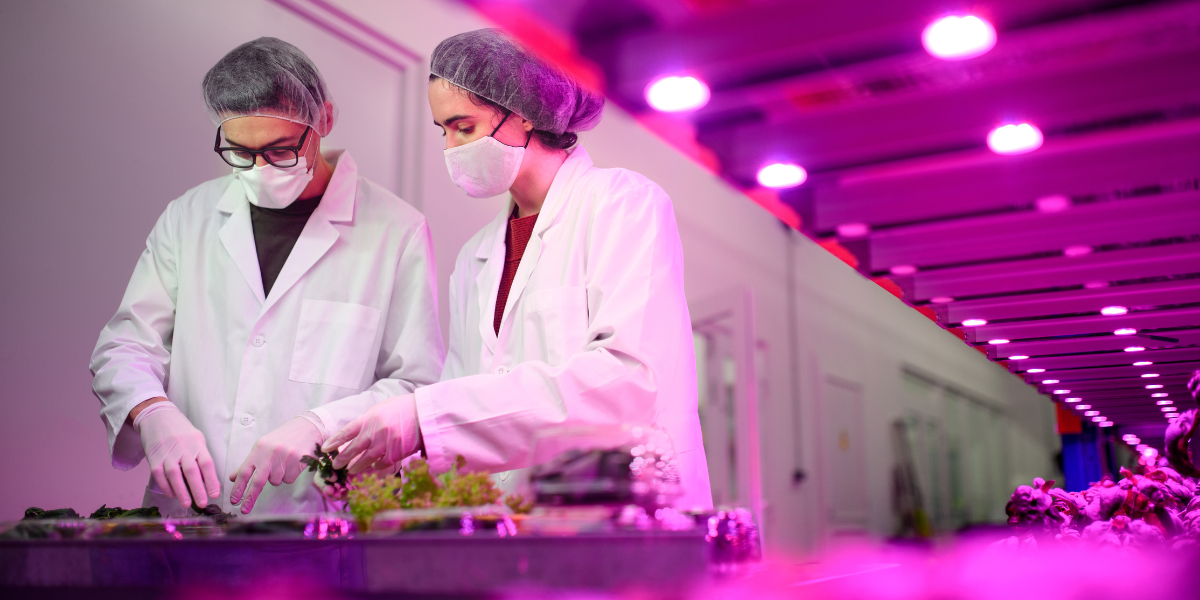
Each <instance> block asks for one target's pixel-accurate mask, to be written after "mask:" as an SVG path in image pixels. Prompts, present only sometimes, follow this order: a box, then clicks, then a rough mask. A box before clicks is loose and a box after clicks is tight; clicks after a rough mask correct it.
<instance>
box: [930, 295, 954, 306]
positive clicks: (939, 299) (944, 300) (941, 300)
mask: <svg viewBox="0 0 1200 600" xmlns="http://www.w3.org/2000/svg"><path fill="white" fill-rule="evenodd" d="M929 302H930V303H932V304H950V303H951V302H954V298H951V297H950V296H936V297H934V298H930V299H929Z"/></svg>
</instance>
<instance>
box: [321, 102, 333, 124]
mask: <svg viewBox="0 0 1200 600" xmlns="http://www.w3.org/2000/svg"><path fill="white" fill-rule="evenodd" d="M321 125H322V127H321V129H324V130H325V131H327V132H328V131H331V130H332V129H333V103H332V102H330V101H328V100H326V101H325V122H324V123H322V124H321Z"/></svg>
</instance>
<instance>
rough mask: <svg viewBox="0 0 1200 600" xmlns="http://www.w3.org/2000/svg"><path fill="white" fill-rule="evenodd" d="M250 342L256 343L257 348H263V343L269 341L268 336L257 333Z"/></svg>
mask: <svg viewBox="0 0 1200 600" xmlns="http://www.w3.org/2000/svg"><path fill="white" fill-rule="evenodd" d="M250 343H251V344H254V347H255V348H262V347H263V345H264V344H266V343H267V338H265V337H263V336H261V335H256V336H254V339H253V340H250Z"/></svg>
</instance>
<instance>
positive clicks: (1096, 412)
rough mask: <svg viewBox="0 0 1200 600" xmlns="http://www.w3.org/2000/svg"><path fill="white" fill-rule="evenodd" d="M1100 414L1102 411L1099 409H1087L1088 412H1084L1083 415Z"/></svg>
mask: <svg viewBox="0 0 1200 600" xmlns="http://www.w3.org/2000/svg"><path fill="white" fill-rule="evenodd" d="M1098 414H1100V411H1098V410H1089V411H1087V412H1084V413H1083V416H1085V417H1094V416H1096V415H1098Z"/></svg>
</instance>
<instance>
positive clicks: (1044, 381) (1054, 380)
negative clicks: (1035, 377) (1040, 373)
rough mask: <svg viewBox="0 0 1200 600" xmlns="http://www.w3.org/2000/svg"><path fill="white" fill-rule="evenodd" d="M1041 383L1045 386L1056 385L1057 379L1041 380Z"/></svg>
mask: <svg viewBox="0 0 1200 600" xmlns="http://www.w3.org/2000/svg"><path fill="white" fill-rule="evenodd" d="M1042 383H1044V384H1046V385H1050V384H1052V383H1058V380H1057V379H1043V380H1042Z"/></svg>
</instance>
